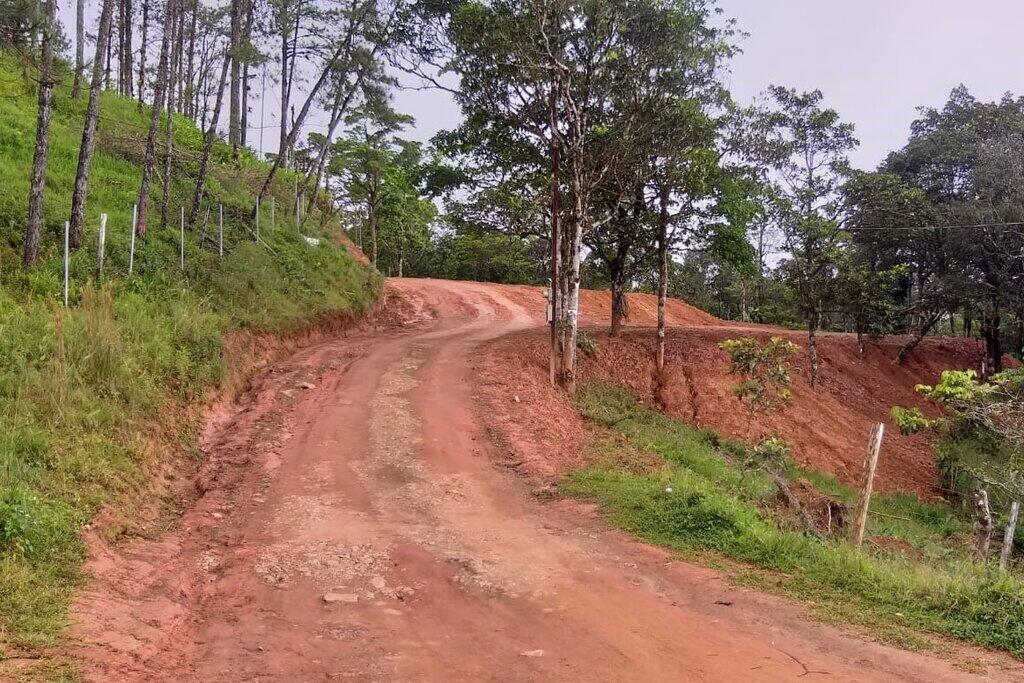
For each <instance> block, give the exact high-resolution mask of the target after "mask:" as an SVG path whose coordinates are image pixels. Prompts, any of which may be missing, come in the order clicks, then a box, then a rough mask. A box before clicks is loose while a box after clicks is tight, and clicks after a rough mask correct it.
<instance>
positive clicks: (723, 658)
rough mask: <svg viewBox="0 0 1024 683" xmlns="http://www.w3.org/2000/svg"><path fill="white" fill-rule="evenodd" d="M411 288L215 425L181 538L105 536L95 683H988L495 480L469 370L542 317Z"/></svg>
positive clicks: (495, 300) (473, 289)
mask: <svg viewBox="0 0 1024 683" xmlns="http://www.w3.org/2000/svg"><path fill="white" fill-rule="evenodd" d="M389 286H390V287H391V288H392V298H398V299H401V300H402V301H401V303H402V306H403V307H404V310H405V313H406V315H407V317H410V318H412V319H415V318H416V317H417V313H422V314H423V315H419V316H418V317H420V319H421V321H420V322H419V323H417V324H410V325H406V326H404V327H402V326H395V327H396V328H395V329H390V330H386V331H383V332H378V333H370V332H366V333H365V334H363V333H357V334H355V335H351V336H349V337H347V338H339V339H334V340H330V341H327V342H324V343H320V344H317V345H314V346H311V347H308V348H305V349H303V350H301V351H299V352H298V353H296V354H295V355H293V356H292V357H290V358H288V359H286V360H284V361H282V362H280V363H277V364H275V365H274V366H272V367H270V368H268V369H267V370H266V371H264V372H262V373H261V374H260V375H259V376H258V377H257V378H256V379H254V381H253V384H252V387H251V389H250V390H249V391H248V392H247V393H246V394H245V395H244V396H243V397H242V399H241V400H240V401H239V403H238V405H237V406H235V407H234V409H233V410H232V412H231V414H230V415H227V416H222V417H221V419H219V420H217V421H216V423H213V424H211V426H210V428H209V429H208V433H207V434H206V436H205V437H204V449H205V450H206V451H207V454H208V461H207V463H206V465H205V466H204V469H203V472H202V476H201V479H200V484H201V488H202V490H203V491H204V493H203V495H202V496H201V497H200V498H199V500H198V501H197V502H196V504H195V505H194V506H192V507H191V508H190V509H189V510H188V511H187V512H186V513H185V514H184V515H183V517H182V518H181V520H180V523H179V524H177V525H176V526H175V529H174V530H173V531H171V532H169V533H167V534H165V535H164V536H162V537H160V538H158V539H141V540H136V541H132V542H129V543H127V544H125V545H124V546H122V547H117V548H110V547H109V546H107V545H106V544H104V543H101V542H99V541H98V540H95V539H93V541H92V543H91V548H92V555H93V557H92V559H91V560H90V563H89V566H88V570H89V572H90V574H91V577H92V578H91V581H90V584H89V586H88V588H87V589H86V590H85V591H83V593H82V595H81V596H80V598H79V600H78V601H77V603H76V605H75V612H74V619H75V626H74V629H73V636H74V643H75V644H74V647H73V651H72V656H73V657H74V658H75V659H76V660H77V661H78V662H79V663H80V664H81V667H82V669H83V671H84V673H85V676H86V678H88V679H89V680H98V681H99V680H104V681H110V680H155V681H215V680H219V681H248V680H260V681H273V680H282V681H285V680H287V681H314V680H446V681H447V680H513V681H514V680H631V681H678V680H723V681H725V680H728V681H741V680H742V681H778V680H796V679H797V678H799V677H808V678H809V677H812V676H813V677H823V676H826V675H827V676H828V678H830V679H831V680H857V681H864V680H920V681H945V680H965V679H969V678H970V676H969V675H968V674H966V673H964V672H963V671H959V670H957V669H955V668H953V666H952V665H951V664H949V663H948V662H947V661H944V660H940V659H936V658H931V657H928V656H925V655H922V654H915V653H909V652H904V651H901V650H898V649H896V648H891V647H888V646H884V645H880V644H877V643H873V642H869V641H866V640H863V639H861V638H859V637H857V636H855V635H851V634H848V633H845V632H844V631H841V630H839V629H835V628H831V627H828V626H824V625H821V624H817V623H814V622H813V621H810V620H809V619H807V617H806V615H805V614H804V613H803V612H802V610H801V609H800V608H798V607H795V606H793V605H791V604H789V603H788V602H786V601H784V600H781V599H777V598H773V597H769V596H763V595H759V594H757V593H753V592H750V591H744V590H742V589H738V588H735V587H733V586H730V585H729V584H728V582H726V581H725V580H723V579H722V578H721V577H720V576H719V575H718V574H716V573H715V572H714V571H711V570H707V569H702V568H699V567H695V566H693V565H689V564H687V563H683V562H679V561H676V560H674V559H673V558H672V557H670V556H669V555H667V554H665V553H662V552H660V551H655V550H652V549H649V548H645V547H644V546H641V545H640V544H636V543H633V542H631V541H629V540H628V539H626V538H624V537H623V536H621V535H620V534H617V533H614V532H611V531H608V530H606V529H605V527H604V526H603V525H602V524H601V523H600V522H599V521H598V520H596V518H595V517H594V516H593V515H592V514H591V513H589V512H588V510H587V509H585V508H584V507H583V506H581V505H577V504H573V503H571V502H567V501H561V502H559V501H544V500H541V499H539V498H538V497H537V496H534V495H531V491H530V486H531V484H530V482H529V481H528V480H526V479H524V478H522V477H520V476H517V475H516V474H515V473H513V472H510V471H508V470H506V469H503V468H501V467H498V466H496V465H495V464H494V462H493V460H492V456H493V455H494V453H493V452H492V448H493V447H492V445H491V443H490V441H489V440H488V438H487V432H486V430H485V429H484V428H483V427H482V426H481V421H480V419H479V416H478V410H477V407H476V402H475V400H474V393H473V389H472V386H471V382H470V380H469V376H470V371H471V369H472V367H473V364H474V359H475V350H476V349H478V347H479V345H480V344H481V343H482V342H484V341H486V340H488V339H492V338H495V337H498V336H500V335H504V334H507V333H509V332H512V331H516V330H521V329H524V328H527V327H531V326H538V325H541V324H542V320H540V319H539V314H540V313H542V312H539V311H536V310H527V309H526V308H524V307H523V306H522V305H521V302H519V303H517V301H515V300H513V299H512V298H511V297H509V296H507V295H506V292H507V290H502V289H500V288H496V287H489V286H487V285H481V284H476V283H455V282H437V281H410V280H404V281H399V282H394V283H392V284H391V285H389ZM427 312H429V315H427V314H426V313H427ZM428 319H429V320H428ZM1008 673H1009V672H1008V671H1006V670H1003V671H1001V672H1000V673H999V674H994V676H995V677H996V678H999V677H1003V678H1004V679H1005V677H1006V676H1007V674H1008ZM1017 673H1019V672H1017ZM1011 675H1016V674H1011Z"/></svg>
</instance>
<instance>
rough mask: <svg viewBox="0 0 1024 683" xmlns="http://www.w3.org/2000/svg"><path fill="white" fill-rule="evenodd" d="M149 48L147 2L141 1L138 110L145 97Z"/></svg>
mask: <svg viewBox="0 0 1024 683" xmlns="http://www.w3.org/2000/svg"><path fill="white" fill-rule="evenodd" d="M148 48H149V0H142V44H141V45H140V46H139V108H140V109H141V108H142V103H143V99H144V98H145V96H146V50H147V49H148Z"/></svg>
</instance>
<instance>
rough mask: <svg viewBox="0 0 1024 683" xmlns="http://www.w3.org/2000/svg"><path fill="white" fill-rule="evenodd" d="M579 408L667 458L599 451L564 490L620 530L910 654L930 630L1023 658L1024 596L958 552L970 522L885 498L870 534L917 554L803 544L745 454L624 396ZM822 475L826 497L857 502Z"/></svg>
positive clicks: (599, 394) (610, 391) (603, 397)
mask: <svg viewBox="0 0 1024 683" xmlns="http://www.w3.org/2000/svg"><path fill="white" fill-rule="evenodd" d="M580 409H581V411H582V413H583V414H584V416H585V417H587V418H588V419H590V420H591V421H593V422H595V423H597V424H599V425H602V426H604V427H607V428H610V429H612V430H614V431H615V432H618V433H619V434H620V435H622V437H624V438H625V440H626V443H627V444H628V445H629V446H630V447H631V448H634V449H637V450H638V451H640V452H643V453H649V454H653V455H655V456H657V459H656V460H655V462H654V464H653V466H652V465H651V464H648V465H646V466H643V467H639V468H638V467H634V466H630V465H629V464H628V463H627V462H624V461H623V459H622V458H621V457H609V454H610V453H613V452H614V451H615V450H616V448H615V446H609V443H608V442H604V443H599V444H598V445H597V446H596V447H597V448H599V454H598V459H597V460H596V462H597V463H598V464H596V465H594V466H592V467H589V468H586V469H582V470H579V471H576V472H573V473H571V474H570V475H569V476H568V477H567V478H566V480H565V481H564V482H563V490H564V491H565V493H567V494H568V495H571V496H575V497H579V498H583V499H587V500H590V501H594V502H596V503H598V504H599V505H600V508H601V510H602V511H603V513H604V514H605V515H606V516H607V518H608V519H609V520H610V521H611V522H612V523H613V524H614V525H616V526H618V527H620V528H622V529H624V530H626V531H628V532H630V533H633V534H635V535H636V536H638V537H640V538H642V539H644V540H645V541H648V542H650V543H653V544H656V545H660V546H663V547H666V548H670V549H674V550H677V551H680V552H684V553H691V554H692V553H711V554H713V555H716V556H718V557H721V558H723V559H724V560H732V561H738V562H739V563H740V564H739V565H738V566H736V567H733V568H732V569H731V570H730V571H731V573H732V574H733V575H734V576H736V577H738V578H739V579H740V580H742V581H745V582H747V583H752V584H754V585H758V586H759V587H764V588H771V589H773V590H776V591H779V592H783V593H786V594H788V595H791V596H796V597H799V598H801V599H803V600H805V601H807V602H809V603H812V604H813V605H814V606H815V608H816V609H817V611H818V612H819V613H821V614H824V615H826V616H829V617H831V618H833V619H835V620H841V621H846V622H850V623H855V624H858V625H862V626H868V627H872V628H874V629H877V630H880V631H881V632H882V634H883V635H884V636H886V637H888V638H890V639H896V640H898V641H899V642H901V643H902V644H904V645H914V644H920V643H921V642H923V641H921V640H920V639H919V638H916V637H915V635H914V634H915V631H916V632H920V631H928V632H932V633H935V634H941V635H944V636H952V637H954V638H959V639H962V640H965V641H967V642H970V643H973V644H977V645H982V646H986V647H992V648H996V649H1000V650H1005V651H1007V652H1010V653H1011V654H1013V655H1014V656H1017V657H1022V656H1024V585H1022V582H1021V581H1020V579H1019V578H1018V577H1017V576H1015V575H1013V574H998V573H996V572H993V571H991V570H989V569H987V568H978V567H976V566H974V565H972V564H971V563H970V562H969V560H968V559H967V558H966V556H965V553H964V552H963V551H962V549H960V547H959V546H960V544H959V543H958V542H957V538H958V536H959V535H961V534H963V533H964V530H965V523H964V522H963V521H962V520H961V519H960V518H959V517H958V516H957V515H956V514H955V512H954V511H952V510H950V509H948V508H945V507H943V506H939V505H928V504H924V503H920V502H919V501H916V500H914V499H912V498H908V497H906V496H891V495H882V496H878V497H877V500H876V502H875V504H874V505H873V506H872V509H873V512H885V513H886V514H887V515H889V516H887V517H882V516H881V515H877V514H876V515H875V516H874V517H873V518H872V522H871V525H872V526H871V528H870V529H869V533H870V534H873V535H879V536H880V535H881V534H883V533H884V534H888V535H889V537H892V538H897V539H899V540H900V541H902V542H903V543H905V544H907V545H908V546H910V547H911V548H913V549H914V550H915V552H909V553H907V552H893V550H892V549H891V548H887V547H879V548H877V552H874V551H872V550H867V551H865V552H858V551H856V550H854V549H853V547H852V546H851V545H850V544H849V543H847V542H846V541H844V540H828V541H819V540H817V539H813V538H810V537H808V536H806V535H804V534H802V533H799V532H798V531H796V530H794V529H793V528H792V527H791V525H790V524H788V522H787V520H785V519H784V518H782V517H781V516H779V515H777V514H776V513H775V512H774V511H773V510H774V507H773V506H772V505H771V501H770V498H771V496H772V495H773V491H772V486H771V483H770V482H769V481H768V480H767V479H766V478H765V477H763V476H760V475H756V474H753V475H752V474H747V475H744V474H743V473H742V472H741V471H740V470H738V469H737V468H736V467H734V466H733V465H732V462H733V461H734V457H733V456H734V451H735V449H737V448H740V446H738V445H736V444H734V443H730V442H728V441H725V440H723V439H720V438H719V437H717V436H716V435H714V434H713V433H710V432H708V431H704V430H698V429H694V428H693V427H690V426H688V425H685V424H683V423H680V422H676V421H673V420H671V419H669V418H667V417H665V416H664V415H662V414H661V413H658V412H656V411H653V410H651V409H648V408H646V407H644V406H642V405H641V404H639V403H638V402H637V401H636V400H635V398H634V397H633V396H632V395H631V394H629V393H628V392H625V391H623V390H620V389H614V388H608V387H591V388H589V389H588V390H586V391H584V392H583V393H582V396H581V398H580ZM602 455H603V456H604V457H603V458H602V457H601V456H602ZM805 474H806V473H805ZM815 476H816V477H817V479H818V483H819V484H820V485H821V486H822V488H825V489H828V488H831V489H832V492H833V493H836V494H838V495H839V496H840V497H844V498H849V497H850V496H851V495H852V491H850V490H848V489H844V488H843V487H841V486H839V484H837V483H836V482H835V481H834V480H830V479H828V478H825V477H820V476H819V475H815ZM918 553H920V555H919V556H918Z"/></svg>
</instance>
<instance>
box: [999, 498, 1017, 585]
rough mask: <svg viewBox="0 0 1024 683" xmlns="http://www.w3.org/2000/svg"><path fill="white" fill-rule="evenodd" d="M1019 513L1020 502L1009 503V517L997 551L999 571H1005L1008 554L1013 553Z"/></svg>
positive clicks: (1008, 561) (1008, 562)
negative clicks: (1001, 542)
mask: <svg viewBox="0 0 1024 683" xmlns="http://www.w3.org/2000/svg"><path fill="white" fill-rule="evenodd" d="M1019 514H1020V503H1018V502H1017V501H1013V502H1012V503H1010V519H1009V521H1008V522H1007V523H1006V533H1005V534H1003V547H1002V549H1001V550H1000V551H999V571H1002V572H1005V571H1006V567H1007V566H1008V565H1009V564H1010V555H1012V554H1013V536H1014V534H1015V533H1016V532H1017V516H1018V515H1019Z"/></svg>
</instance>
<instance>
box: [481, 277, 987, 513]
mask: <svg viewBox="0 0 1024 683" xmlns="http://www.w3.org/2000/svg"><path fill="white" fill-rule="evenodd" d="M538 297H540V299H539V300H540V302H541V303H543V298H542V294H541V293H540V292H539V291H538V292H537V293H536V294H534V295H529V296H527V295H524V298H523V300H522V301H523V303H524V304H527V305H530V304H536V299H537V298H538ZM582 301H583V317H584V319H585V320H586V321H589V322H591V323H594V322H597V321H599V320H601V319H602V318H603V319H605V320H606V319H607V311H608V293H607V292H584V293H583V295H582ZM630 303H631V310H632V312H633V316H632V318H631V320H630V323H633V324H636V323H640V324H649V323H650V322H652V321H653V320H654V319H655V311H656V308H655V307H654V306H653V303H654V300H653V297H650V296H647V295H636V296H634V297H633V298H632V300H631V302H630ZM670 311H671V315H670V325H671V326H672V327H671V328H670V329H669V331H668V341H667V348H666V354H667V364H666V366H667V381H666V386H665V390H664V392H663V396H662V398H663V400H664V404H665V409H666V411H667V412H668V413H669V414H670V415H672V416H674V417H678V418H681V419H684V420H686V421H688V422H691V423H694V424H696V425H698V426H701V427H711V428H713V429H715V430H716V431H718V432H719V433H721V434H723V435H725V436H728V437H732V438H736V439H741V440H748V441H753V440H757V439H759V438H761V437H763V436H766V435H769V434H772V433H777V434H780V435H782V436H785V437H786V438H787V439H788V440H789V441H790V443H791V444H792V445H793V447H794V451H793V457H794V459H795V460H796V461H797V462H799V463H800V464H802V465H806V466H809V467H812V468H814V469H818V470H822V471H825V472H828V473H831V474H834V475H836V476H837V477H838V478H839V479H840V480H841V481H843V482H846V483H851V484H852V483H855V482H856V481H857V479H858V477H859V472H860V467H861V462H862V458H863V453H864V449H865V447H866V443H867V436H868V430H869V428H870V425H871V424H872V423H873V422H875V421H883V422H885V423H886V426H887V433H886V437H885V442H884V450H883V455H882V460H881V464H880V466H879V472H878V479H877V486H878V487H879V488H880V489H881V490H886V491H907V492H911V493H914V494H917V495H920V496H933V495H935V494H936V493H938V491H937V489H936V483H937V473H936V465H935V456H934V453H933V450H932V448H931V445H930V443H929V441H928V438H927V437H926V436H903V435H901V434H899V432H898V430H896V429H895V427H894V426H893V424H892V421H891V417H890V410H891V408H892V406H894V405H920V406H922V407H923V408H925V409H926V410H933V409H932V408H931V407H930V406H927V405H925V404H924V403H923V402H922V401H921V400H920V397H919V396H918V395H917V394H916V393H915V392H914V386H915V385H917V384H919V383H933V382H934V381H935V380H936V379H937V377H938V375H939V373H940V372H941V371H942V370H944V369H949V368H968V367H976V366H977V364H978V358H979V349H978V346H977V343H976V342H974V341H972V340H966V339H944V338H936V339H927V340H925V341H924V342H923V343H922V344H921V346H920V347H919V348H918V350H917V351H915V353H914V354H913V355H912V356H911V358H910V359H909V360H908V361H907V362H906V363H905V364H903V365H897V364H896V363H895V362H894V361H893V358H895V355H896V352H897V350H898V348H899V345H900V343H901V340H900V339H885V340H881V341H869V342H868V343H867V345H866V351H865V355H864V357H863V358H861V357H860V355H859V353H858V350H857V345H856V340H855V339H854V337H853V336H852V335H843V334H823V335H821V336H820V337H819V354H820V357H821V370H820V372H821V379H820V382H819V385H818V387H817V388H815V389H812V388H811V387H810V385H809V383H808V381H807V360H806V353H805V350H806V336H805V335H804V334H802V333H799V332H792V331H783V330H779V329H775V328H770V327H763V326H749V327H743V326H740V325H736V324H733V323H728V322H725V321H720V320H718V319H716V318H714V317H712V316H710V315H708V314H706V313H703V312H701V311H698V310H697V309H694V308H692V307H690V306H688V305H687V304H685V303H684V302H681V301H673V302H671V304H670ZM589 331H590V333H591V334H592V335H593V336H594V338H595V339H596V340H597V341H598V350H597V353H596V357H595V358H592V359H590V358H582V373H583V376H584V378H585V379H596V380H601V381H610V382H613V383H616V384H620V385H623V386H627V387H629V388H631V389H633V390H634V391H636V392H637V394H638V395H639V396H641V397H642V398H644V399H645V400H651V401H653V399H654V395H653V389H654V387H653V380H654V362H653V355H654V335H653V333H652V330H651V329H649V328H646V329H645V328H643V327H636V328H632V329H630V328H627V329H626V330H625V332H624V333H623V334H622V335H621V336H620V337H618V338H609V337H608V335H607V333H606V331H605V330H604V328H603V327H591V328H590V330H589ZM772 335H780V336H783V337H785V338H787V339H790V340H791V341H793V342H794V343H796V344H797V345H799V346H800V350H801V351H800V354H799V355H798V356H797V358H796V359H795V361H794V371H793V373H792V374H793V381H792V390H793V404H792V406H791V407H789V408H788V409H786V410H784V411H781V412H779V413H777V414H775V415H771V416H756V417H754V418H751V417H750V416H749V414H748V413H747V412H746V410H745V409H744V407H743V406H742V405H741V404H740V403H739V401H738V400H737V399H736V398H735V396H733V394H732V387H733V385H734V384H735V383H736V378H735V377H734V376H730V375H729V374H728V373H727V360H726V356H725V354H724V353H723V352H722V351H721V350H719V349H718V346H717V344H718V342H720V341H721V340H723V339H728V338H734V337H739V336H753V337H758V338H764V339H767V338H768V337H770V336H772ZM481 355H482V361H481V364H480V367H479V369H478V378H479V381H480V384H481V392H482V395H483V398H484V400H485V401H486V403H487V405H488V409H489V411H491V412H493V414H494V420H495V421H496V422H500V424H501V425H502V428H501V429H500V431H501V432H502V433H503V435H504V436H505V438H506V439H507V440H508V441H509V444H508V445H509V449H510V451H511V453H510V457H511V458H512V459H513V461H514V462H515V463H517V464H518V463H520V462H521V463H522V465H523V466H524V467H525V468H526V469H528V470H530V471H532V472H535V473H537V474H540V475H545V476H550V475H555V474H557V473H558V472H561V471H564V470H565V469H566V468H567V467H571V466H573V465H578V464H580V463H581V460H580V457H581V456H580V455H579V453H580V442H581V439H582V438H583V435H584V432H585V429H584V424H583V422H582V420H581V419H580V418H579V416H578V415H577V414H576V412H575V410H574V409H573V407H572V406H571V405H570V404H568V403H567V402H566V401H565V400H564V399H563V397H562V396H561V395H560V394H559V393H558V392H555V391H553V390H552V389H551V388H550V386H548V349H547V346H546V337H545V335H544V333H543V332H538V331H527V332H522V333H519V334H516V335H513V336H511V337H507V338H504V339H499V340H496V341H494V342H492V343H491V344H490V345H489V346H488V348H487V350H486V352H485V353H483V354H481ZM517 397H518V401H517V400H516V398H517Z"/></svg>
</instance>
